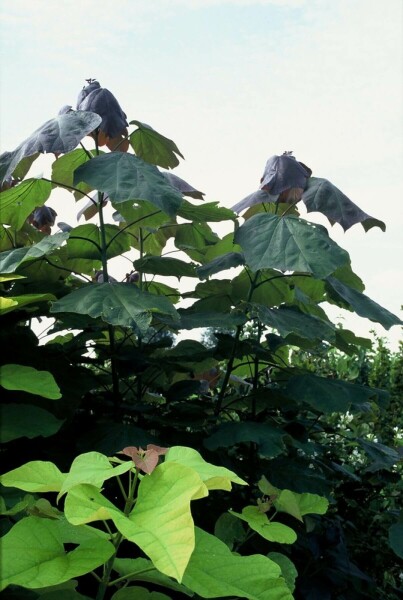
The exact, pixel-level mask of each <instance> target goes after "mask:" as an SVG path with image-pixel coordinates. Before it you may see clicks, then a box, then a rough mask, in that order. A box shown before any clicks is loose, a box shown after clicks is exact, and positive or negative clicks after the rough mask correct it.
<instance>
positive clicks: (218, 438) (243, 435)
mask: <svg viewBox="0 0 403 600" xmlns="http://www.w3.org/2000/svg"><path fill="white" fill-rule="evenodd" d="M284 436H285V432H284V431H282V430H281V429H279V428H275V427H272V426H270V425H266V424H265V423H253V422H248V421H244V422H240V423H221V425H219V426H218V428H217V429H216V431H215V432H214V433H213V434H212V435H210V436H209V437H207V438H206V439H205V440H204V445H205V446H206V448H207V449H208V450H216V449H217V448H228V447H231V446H235V444H240V443H242V442H254V443H256V444H257V445H258V450H259V452H260V453H261V454H263V455H264V456H269V457H275V456H278V455H279V454H281V453H282V452H283V450H284V442H283V438H284Z"/></svg>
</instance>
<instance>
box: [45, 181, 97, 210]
mask: <svg viewBox="0 0 403 600" xmlns="http://www.w3.org/2000/svg"><path fill="white" fill-rule="evenodd" d="M41 179H42V181H49V183H53V184H54V185H57V186H58V187H62V188H66V190H72V191H73V192H78V193H79V194H82V195H83V196H86V197H87V198H88V199H89V200H91V202H92V203H93V204H95V200H94V198H91V196H89V195H88V194H84V192H82V191H81V190H79V189H78V188H76V187H74V185H67V184H66V183H60V181H55V180H54V179H47V178H46V177H41Z"/></svg>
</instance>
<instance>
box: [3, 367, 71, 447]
mask: <svg viewBox="0 0 403 600" xmlns="http://www.w3.org/2000/svg"><path fill="white" fill-rule="evenodd" d="M0 381H1V375H0ZM3 387H4V386H3ZM0 416H1V421H0V439H1V442H2V443H3V444H6V443H7V442H10V441H11V440H16V439H18V438H21V437H27V438H29V439H32V438H35V437H38V436H40V435H41V436H43V437H48V436H50V435H53V434H54V433H56V432H57V431H59V429H60V427H61V426H62V425H63V421H59V420H58V419H56V417H54V416H53V415H52V413H50V412H49V411H47V410H44V409H43V408H40V407H39V406H33V405H32V404H2V405H1V406H0Z"/></svg>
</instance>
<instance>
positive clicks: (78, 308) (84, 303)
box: [50, 283, 179, 334]
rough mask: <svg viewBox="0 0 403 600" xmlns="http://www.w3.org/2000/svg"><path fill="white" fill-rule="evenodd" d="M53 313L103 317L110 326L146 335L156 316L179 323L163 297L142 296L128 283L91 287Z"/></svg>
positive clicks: (65, 300)
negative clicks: (117, 326) (132, 328)
mask: <svg viewBox="0 0 403 600" xmlns="http://www.w3.org/2000/svg"><path fill="white" fill-rule="evenodd" d="M50 312H52V313H58V312H75V313H79V314H84V315H89V316H90V317H93V318H97V317H101V318H102V319H103V320H104V321H106V322H107V323H110V324H111V325H122V326H123V327H136V328H138V329H139V331H141V332H142V333H143V334H144V333H146V331H147V329H148V326H149V324H150V323H151V319H152V317H153V315H156V316H158V315H159V314H160V315H168V316H169V317H170V318H171V319H172V320H173V322H174V323H178V322H179V317H178V313H177V312H176V310H175V308H174V307H173V305H172V304H171V303H170V302H169V300H167V299H166V298H165V297H164V296H154V295H153V294H149V293H147V292H142V291H140V290H139V289H138V288H137V286H135V285H130V284H128V283H98V284H93V285H91V284H90V285H88V286H85V287H83V288H81V289H80V290H77V291H75V292H72V293H71V294H68V295H67V296H64V298H61V299H60V300H58V301H57V302H54V303H53V304H52V307H51V309H50Z"/></svg>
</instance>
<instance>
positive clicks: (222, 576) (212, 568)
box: [183, 528, 292, 600]
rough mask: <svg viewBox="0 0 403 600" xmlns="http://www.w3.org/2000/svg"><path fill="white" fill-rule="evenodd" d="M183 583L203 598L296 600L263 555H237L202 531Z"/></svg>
mask: <svg viewBox="0 0 403 600" xmlns="http://www.w3.org/2000/svg"><path fill="white" fill-rule="evenodd" d="M183 583H184V585H186V586H187V587H188V588H189V589H191V590H193V591H194V592H195V593H196V594H199V595H200V596H202V597H203V598H222V597H225V596H232V597H235V598H248V599H249V600H292V595H291V593H290V590H289V589H288V587H287V585H286V583H285V581H284V579H283V578H282V577H281V569H280V567H279V566H278V565H277V564H276V563H275V562H273V561H271V560H270V559H269V558H267V557H266V556H262V555H261V554H254V555H251V556H239V555H237V554H233V553H232V552H231V551H230V549H229V548H228V546H227V545H226V544H224V542H221V541H220V540H219V539H218V538H216V537H215V536H214V535H211V534H209V533H206V532H205V531H202V530H201V529H198V528H196V546H195V549H194V552H193V554H192V556H191V559H190V561H189V564H188V567H187V569H186V571H185V575H184V577H183Z"/></svg>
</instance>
